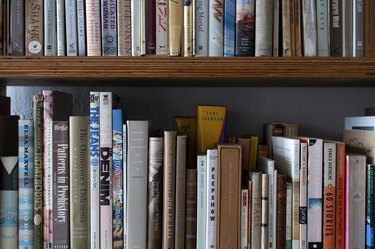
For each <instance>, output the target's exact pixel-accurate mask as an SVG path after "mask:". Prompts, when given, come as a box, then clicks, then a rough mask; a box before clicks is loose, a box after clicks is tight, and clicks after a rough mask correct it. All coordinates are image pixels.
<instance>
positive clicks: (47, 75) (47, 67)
mask: <svg viewBox="0 0 375 249" xmlns="http://www.w3.org/2000/svg"><path fill="white" fill-rule="evenodd" d="M0 80H1V81H2V82H4V83H5V84H8V85H33V84H37V85H45V84H51V83H52V84H54V83H57V84H71V83H73V84H72V85H77V82H79V83H80V84H78V85H81V86H84V85H89V84H95V83H100V82H103V81H104V80H105V81H106V82H112V83H113V85H120V84H121V85H139V84H141V83H145V84H146V85H160V84H162V85H163V84H167V85H173V86H180V85H197V86H203V85H215V86H219V85H221V86H233V85H256V86H263V85H272V86H287V85H295V86H332V85H338V86H358V85H363V86H366V85H369V86H375V58H332V57H329V58H306V57H302V58H301V57H299V58H285V57H281V58H275V57H258V58H255V57H216V58H213V57H205V58H197V57H194V58H183V57H8V56H5V57H0Z"/></svg>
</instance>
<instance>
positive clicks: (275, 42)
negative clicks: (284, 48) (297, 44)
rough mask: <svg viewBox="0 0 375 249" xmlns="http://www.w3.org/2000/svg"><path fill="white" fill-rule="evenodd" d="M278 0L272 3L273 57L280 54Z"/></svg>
mask: <svg viewBox="0 0 375 249" xmlns="http://www.w3.org/2000/svg"><path fill="white" fill-rule="evenodd" d="M280 2H281V1H280V0H274V1H273V56H274V57H278V56H279V52H280Z"/></svg>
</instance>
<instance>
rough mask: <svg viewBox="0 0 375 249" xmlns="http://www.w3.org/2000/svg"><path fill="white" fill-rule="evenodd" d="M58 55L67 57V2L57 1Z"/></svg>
mask: <svg viewBox="0 0 375 249" xmlns="http://www.w3.org/2000/svg"><path fill="white" fill-rule="evenodd" d="M56 30H57V32H56V36H57V38H56V40H57V55H58V56H65V55H66V46H65V41H66V40H65V0H56Z"/></svg>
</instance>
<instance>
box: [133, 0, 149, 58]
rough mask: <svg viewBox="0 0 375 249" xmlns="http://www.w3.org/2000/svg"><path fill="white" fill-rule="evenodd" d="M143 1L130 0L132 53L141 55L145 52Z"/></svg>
mask: <svg viewBox="0 0 375 249" xmlns="http://www.w3.org/2000/svg"><path fill="white" fill-rule="evenodd" d="M144 26H145V2H144V0H131V27H132V55H133V56H141V55H144V53H145V45H146V42H145V39H146V37H145V35H146V34H145V33H144V32H143V31H145V27H144Z"/></svg>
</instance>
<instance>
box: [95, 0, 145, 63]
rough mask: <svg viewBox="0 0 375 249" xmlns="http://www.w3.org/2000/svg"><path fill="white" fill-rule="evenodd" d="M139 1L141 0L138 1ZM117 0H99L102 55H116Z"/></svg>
mask: <svg viewBox="0 0 375 249" xmlns="http://www.w3.org/2000/svg"><path fill="white" fill-rule="evenodd" d="M139 2H141V1H139ZM116 8H117V1H116V0H101V14H102V16H101V21H102V55H103V56H111V55H112V56H115V55H117V9H116Z"/></svg>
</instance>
